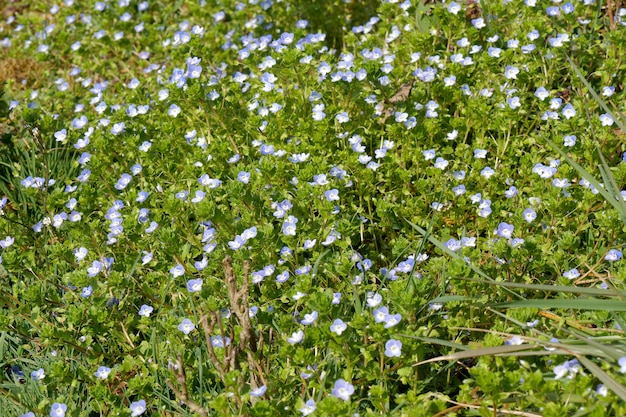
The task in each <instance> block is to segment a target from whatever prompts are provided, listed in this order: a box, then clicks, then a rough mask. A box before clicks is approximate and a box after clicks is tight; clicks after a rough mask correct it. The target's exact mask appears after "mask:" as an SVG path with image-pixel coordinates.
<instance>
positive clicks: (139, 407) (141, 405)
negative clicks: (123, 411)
mask: <svg viewBox="0 0 626 417" xmlns="http://www.w3.org/2000/svg"><path fill="white" fill-rule="evenodd" d="M128 408H130V411H131V412H132V414H131V416H132V417H137V416H139V415H142V414H143V413H145V412H146V402H145V400H139V401H135V402H133V403H130V405H129V406H128Z"/></svg>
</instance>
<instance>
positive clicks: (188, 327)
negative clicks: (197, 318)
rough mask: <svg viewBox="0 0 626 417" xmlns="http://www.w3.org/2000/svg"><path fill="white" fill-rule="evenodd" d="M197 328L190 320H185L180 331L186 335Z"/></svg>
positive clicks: (180, 325)
mask: <svg viewBox="0 0 626 417" xmlns="http://www.w3.org/2000/svg"><path fill="white" fill-rule="evenodd" d="M195 328H196V325H195V324H193V323H192V321H191V320H189V319H183V321H182V322H181V323H180V324H179V325H178V330H180V331H181V332H183V333H184V334H189V333H191V332H192V331H193V329H195Z"/></svg>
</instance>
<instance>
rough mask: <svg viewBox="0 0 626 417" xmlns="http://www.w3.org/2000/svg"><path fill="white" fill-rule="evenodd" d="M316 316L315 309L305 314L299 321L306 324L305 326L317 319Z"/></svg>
mask: <svg viewBox="0 0 626 417" xmlns="http://www.w3.org/2000/svg"><path fill="white" fill-rule="evenodd" d="M317 316H318V313H317V311H312V312H311V313H308V314H305V315H304V319H302V321H301V322H300V323H302V324H304V325H307V326H308V325H309V324H313V323H315V320H317Z"/></svg>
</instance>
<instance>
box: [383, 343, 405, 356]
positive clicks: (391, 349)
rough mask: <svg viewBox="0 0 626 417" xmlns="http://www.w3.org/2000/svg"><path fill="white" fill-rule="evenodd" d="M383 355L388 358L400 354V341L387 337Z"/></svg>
mask: <svg viewBox="0 0 626 417" xmlns="http://www.w3.org/2000/svg"><path fill="white" fill-rule="evenodd" d="M385 356H386V357H388V358H393V357H398V358H399V357H400V356H402V342H401V341H399V340H395V339H389V340H388V341H387V343H385Z"/></svg>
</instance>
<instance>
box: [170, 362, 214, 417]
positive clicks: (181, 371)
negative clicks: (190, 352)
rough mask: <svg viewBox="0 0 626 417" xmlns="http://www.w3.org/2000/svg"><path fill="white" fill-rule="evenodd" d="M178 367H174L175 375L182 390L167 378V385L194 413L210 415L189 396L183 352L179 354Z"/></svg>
mask: <svg viewBox="0 0 626 417" xmlns="http://www.w3.org/2000/svg"><path fill="white" fill-rule="evenodd" d="M176 362H177V365H178V369H174V376H175V377H176V382H178V385H180V390H179V389H178V388H176V387H175V386H174V384H172V382H171V381H169V380H166V381H165V382H166V383H167V386H168V387H170V389H171V390H172V392H174V395H176V398H178V399H179V400H180V401H182V402H183V403H185V404H186V405H187V407H189V409H190V410H191V411H193V412H194V413H197V414H198V415H199V416H200V417H209V413H208V412H207V411H206V410H205V409H204V408H202V407H201V406H200V405H199V404H198V403H196V402H195V401H193V400H192V399H190V398H189V394H188V392H187V376H186V375H185V367H184V365H183V356H182V354H180V353H179V354H178V358H177V360H176Z"/></svg>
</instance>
